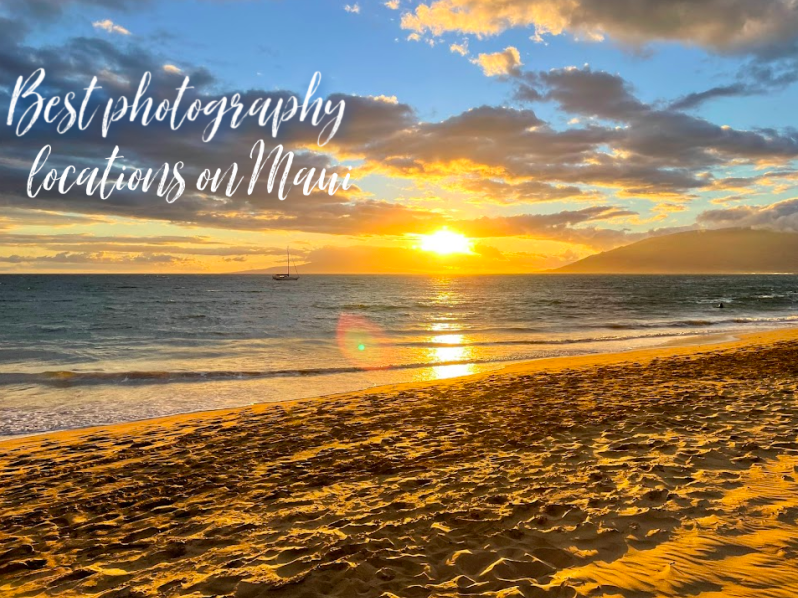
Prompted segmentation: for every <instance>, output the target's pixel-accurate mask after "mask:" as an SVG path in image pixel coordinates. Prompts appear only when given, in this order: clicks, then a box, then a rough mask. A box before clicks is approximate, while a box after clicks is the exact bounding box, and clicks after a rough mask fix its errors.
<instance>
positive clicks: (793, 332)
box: [0, 327, 798, 453]
mask: <svg viewBox="0 0 798 598" xmlns="http://www.w3.org/2000/svg"><path fill="white" fill-rule="evenodd" d="M760 338H762V339H763V340H762V341H761V342H764V343H767V342H778V341H779V340H786V339H789V338H796V339H798V327H790V328H773V329H768V330H764V331H758V332H739V333H734V332H730V333H722V332H721V333H707V334H700V335H695V336H693V337H684V338H676V339H671V340H670V341H665V342H663V343H662V344H658V345H655V346H653V347H649V348H644V349H630V350H627V351H613V352H606V353H604V352H601V353H585V354H581V355H568V356H558V357H543V358H539V359H531V360H524V361H520V362H516V363H511V364H508V365H500V366H497V367H496V368H495V369H491V370H488V371H485V372H479V373H474V374H466V375H462V376H453V377H451V378H444V379H435V380H424V381H409V382H399V383H395V384H384V385H378V386H373V387H369V388H364V389H362V390H354V391H345V392H341V393H333V394H328V395H318V396H313V397H305V398H300V399H289V400H286V401H273V402H259V403H253V404H251V405H244V406H239V407H225V408H219V409H203V410H198V411H189V412H185V413H177V414H174V415H167V416H161V417H154V418H143V419H137V420H132V421H129V422H118V423H111V424H101V425H97V426H88V427H81V428H68V429H64V430H53V431H49V432H41V433H33V434H25V435H18V436H10V437H5V438H1V439H0V453H1V452H2V451H3V450H5V449H9V448H12V447H14V448H15V447H17V446H19V445H20V444H27V443H28V442H30V443H35V442H38V441H47V440H49V439H50V437H54V438H53V439H55V438H58V439H65V438H68V437H71V436H74V435H80V434H91V433H93V432H96V431H100V430H103V431H110V432H113V429H115V428H119V431H120V432H124V433H130V432H132V431H133V430H134V429H136V428H139V427H141V428H149V427H150V426H156V425H158V423H159V422H160V423H162V424H164V425H170V424H172V423H174V422H184V421H185V420H187V419H193V418H200V419H201V418H203V417H209V416H213V415H219V414H221V415H229V414H233V413H236V412H239V411H242V410H246V409H257V410H258V411H261V410H264V409H269V408H274V407H280V406H287V407H292V406H295V405H297V404H302V403H306V402H314V401H323V400H334V399H339V398H341V397H352V398H357V397H360V396H363V395H368V394H372V393H384V392H398V391H401V390H407V389H412V388H413V387H419V388H425V387H428V386H430V385H433V386H434V385H443V386H446V385H447V384H451V383H457V382H459V381H461V380H479V379H480V378H483V377H488V376H494V375H502V374H505V373H507V374H509V373H518V372H524V371H527V370H528V371H530V372H534V371H538V370H539V368H553V369H554V370H556V369H566V368H568V367H575V366H577V365H579V366H583V365H591V364H595V365H598V364H607V363H618V362H623V361H625V359H624V357H625V358H626V359H629V360H631V359H633V358H634V356H635V355H637V354H638V353H639V354H641V358H643V357H645V356H646V355H648V354H649V353H656V354H657V356H660V357H665V356H667V355H671V354H672V355H678V354H681V351H679V350H680V349H682V350H688V351H692V350H694V349H696V350H697V349H699V348H701V347H707V348H708V350H709V349H710V348H711V349H712V350H714V349H723V348H733V347H735V346H738V345H740V344H745V343H746V342H748V341H749V340H750V341H755V340H756V339H760ZM713 339H714V340H713ZM663 351H665V352H666V353H661V352H663ZM571 362H573V363H571Z"/></svg>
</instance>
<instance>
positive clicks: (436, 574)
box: [0, 331, 798, 598]
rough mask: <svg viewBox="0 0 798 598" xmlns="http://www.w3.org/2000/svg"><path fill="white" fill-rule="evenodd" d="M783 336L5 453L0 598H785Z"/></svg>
mask: <svg viewBox="0 0 798 598" xmlns="http://www.w3.org/2000/svg"><path fill="white" fill-rule="evenodd" d="M797 389H798V332H796V331H787V332H783V331H782V332H774V333H768V334H761V335H752V336H749V337H747V338H745V339H743V340H741V341H737V342H734V343H728V344H725V345H704V346H690V347H669V348H665V349H658V350H650V351H640V352H636V353H626V354H619V355H601V356H590V357H580V358H573V359H560V360H545V361H539V362H534V363H531V364H524V365H522V366H514V367H512V368H508V369H506V370H504V371H501V372H494V373H491V374H486V375H481V376H476V377H470V378H460V379H454V380H450V381H446V382H442V383H427V384H420V385H402V386H395V387H386V388H380V389H376V390H371V391H368V392H362V393H355V394H351V395H341V396H335V397H327V398H324V399H317V400H311V401H302V402H296V403H291V404H283V405H259V406H255V407H251V408H244V409H237V410H229V411H216V412H209V413H204V414H192V415H186V416H179V417H172V418H167V419H161V420H152V421H148V422H139V423H135V424H128V425H123V426H110V427H106V428H94V429H90V430H80V431H76V432H63V433H57V434H51V435H48V436H43V437H35V438H27V439H21V440H15V441H9V442H5V443H2V444H0V476H1V477H0V596H4V597H5V596H9V597H11V596H36V595H40V594H46V595H54V596H65V597H72V596H101V597H104V598H109V597H118V598H123V597H129V598H139V597H149V596H152V597H156V596H159V597H160V596H166V597H168V596H195V597H199V596H230V597H233V596H234V597H237V598H247V597H259V596H268V597H282V596H306V597H308V598H311V597H312V598H317V597H321V596H334V597H341V598H349V597H359V596H362V597H366V596H384V597H392V596H397V597H411V598H413V597H427V596H462V595H469V596H472V595H473V596H490V597H495V598H511V597H517V596H531V597H537V596H554V597H571V596H593V597H604V598H609V597H623V598H631V597H651V598H656V597H664V596H674V597H675V596H679V597H682V596H699V597H701V598H710V597H712V598H720V597H739V598H743V597H744V598H758V597H765V596H774V597H775V596H779V597H785V598H787V597H790V598H794V597H795V596H796V595H798V590H797V589H796V588H798V482H796V467H798V404H797V403H796V390H797Z"/></svg>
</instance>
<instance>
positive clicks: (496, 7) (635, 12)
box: [402, 0, 798, 55]
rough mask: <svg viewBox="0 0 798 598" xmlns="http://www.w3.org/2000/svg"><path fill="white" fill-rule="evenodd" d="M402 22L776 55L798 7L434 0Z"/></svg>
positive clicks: (768, 1)
mask: <svg viewBox="0 0 798 598" xmlns="http://www.w3.org/2000/svg"><path fill="white" fill-rule="evenodd" d="M402 27H403V28H404V29H407V30H410V31H413V32H415V33H418V34H424V33H428V34H431V35H434V36H439V35H443V34H444V33H447V32H457V33H465V34H472V35H476V36H479V37H487V36H493V35H497V34H499V33H501V32H503V31H505V30H507V29H510V28H516V27H526V28H531V29H532V30H533V31H534V34H533V37H538V38H539V37H540V36H542V35H547V34H548V35H561V34H563V33H566V32H568V33H570V34H572V35H573V36H575V37H576V38H579V39H587V40H595V39H600V38H601V37H603V36H608V37H610V38H612V39H614V40H617V41H619V42H621V43H624V44H629V45H633V46H640V45H645V44H648V43H650V42H656V41H668V42H678V43H682V44H686V45H695V46H700V47H703V48H706V49H707V50H709V51H712V52H716V53H720V54H741V53H754V54H760V55H764V54H777V55H779V54H780V55H783V54H785V53H793V52H794V50H795V42H796V39H798V11H796V9H795V6H794V2H793V1H792V0H702V1H701V2H696V1H694V0H669V1H667V2H664V1H662V0H614V1H612V2H608V1H607V0H568V1H566V2H563V1H561V0H504V1H503V2H495V1H493V0H434V1H432V2H429V3H422V4H419V5H418V6H417V7H416V9H415V11H414V12H409V13H406V14H405V15H404V16H403V18H402Z"/></svg>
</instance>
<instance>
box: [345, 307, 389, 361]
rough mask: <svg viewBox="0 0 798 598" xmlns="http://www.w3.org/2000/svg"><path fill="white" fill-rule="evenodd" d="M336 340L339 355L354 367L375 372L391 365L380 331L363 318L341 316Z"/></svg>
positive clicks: (387, 347)
mask: <svg viewBox="0 0 798 598" xmlns="http://www.w3.org/2000/svg"><path fill="white" fill-rule="evenodd" d="M336 339H337V341H338V348H339V349H340V350H341V353H343V355H344V356H345V357H346V358H347V359H348V360H349V361H350V362H351V363H353V364H354V365H355V366H356V367H359V368H362V369H364V370H375V369H380V368H384V367H387V366H389V365H391V362H390V350H389V344H388V342H387V340H386V339H385V337H384V335H383V332H382V329H381V328H380V327H379V326H377V325H376V324H375V323H373V322H371V321H370V320H368V319H367V318H364V317H363V316H358V315H355V314H341V317H340V318H339V319H338V329H337V331H336Z"/></svg>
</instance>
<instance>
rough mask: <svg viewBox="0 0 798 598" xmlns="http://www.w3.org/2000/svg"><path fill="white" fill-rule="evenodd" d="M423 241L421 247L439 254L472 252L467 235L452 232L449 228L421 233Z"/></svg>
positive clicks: (420, 238) (420, 237)
mask: <svg viewBox="0 0 798 598" xmlns="http://www.w3.org/2000/svg"><path fill="white" fill-rule="evenodd" d="M419 240H420V241H421V245H420V248H421V249H422V250H424V251H431V252H433V253H437V254H438V255H450V254H453V253H472V251H471V241H469V240H468V238H467V237H466V236H465V235H461V234H460V233H455V232H452V231H450V230H448V229H445V228H443V229H441V230H439V231H437V232H434V233H432V234H431V235H419Z"/></svg>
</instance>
